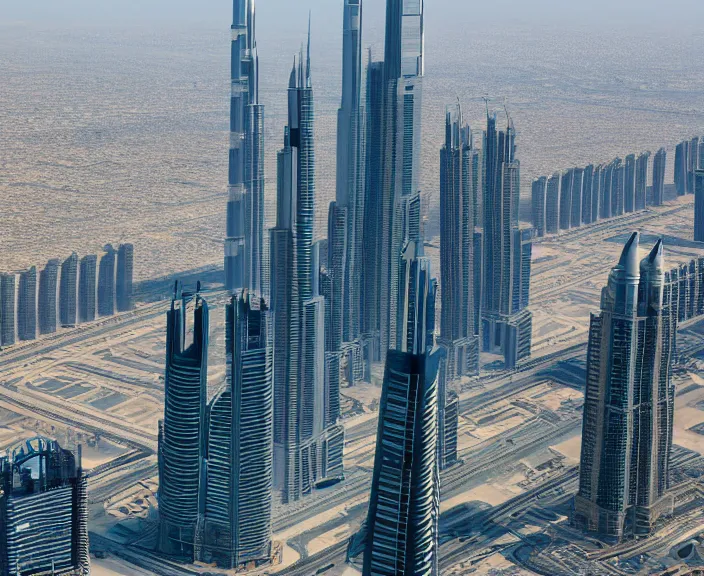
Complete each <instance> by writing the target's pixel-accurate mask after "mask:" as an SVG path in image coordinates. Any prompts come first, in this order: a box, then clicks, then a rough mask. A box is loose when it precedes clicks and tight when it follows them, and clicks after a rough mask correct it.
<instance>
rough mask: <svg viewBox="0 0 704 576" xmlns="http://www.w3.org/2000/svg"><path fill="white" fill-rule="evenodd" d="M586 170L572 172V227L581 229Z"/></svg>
mask: <svg viewBox="0 0 704 576" xmlns="http://www.w3.org/2000/svg"><path fill="white" fill-rule="evenodd" d="M583 180H584V169H583V168H575V169H574V170H573V171H572V206H571V214H570V227H572V228H579V227H580V226H581V225H582V193H583Z"/></svg>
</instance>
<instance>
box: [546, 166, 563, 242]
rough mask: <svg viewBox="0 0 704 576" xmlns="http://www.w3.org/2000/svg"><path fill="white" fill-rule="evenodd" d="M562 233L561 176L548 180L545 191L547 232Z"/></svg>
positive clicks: (555, 175)
mask: <svg viewBox="0 0 704 576" xmlns="http://www.w3.org/2000/svg"><path fill="white" fill-rule="evenodd" d="M559 231H560V174H559V173H557V172H556V173H555V174H553V175H552V176H550V178H548V183H547V188H546V191H545V232H546V233H547V234H557V233H558V232H559Z"/></svg>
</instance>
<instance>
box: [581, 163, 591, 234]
mask: <svg viewBox="0 0 704 576" xmlns="http://www.w3.org/2000/svg"><path fill="white" fill-rule="evenodd" d="M593 189H594V165H593V164H590V165H589V166H587V167H586V168H585V169H584V175H583V184H582V224H591V223H592V222H593V216H592V205H593V198H592V190H593Z"/></svg>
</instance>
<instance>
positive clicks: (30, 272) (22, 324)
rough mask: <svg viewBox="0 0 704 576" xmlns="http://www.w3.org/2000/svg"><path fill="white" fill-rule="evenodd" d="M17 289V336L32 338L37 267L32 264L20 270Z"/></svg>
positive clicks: (34, 322)
mask: <svg viewBox="0 0 704 576" xmlns="http://www.w3.org/2000/svg"><path fill="white" fill-rule="evenodd" d="M19 276H20V282H19V289H18V291H17V338H18V339H19V340H34V339H35V338H36V337H37V269H36V268H35V267H34V266H32V267H31V268H28V269H27V270H24V271H23V272H20V274H19Z"/></svg>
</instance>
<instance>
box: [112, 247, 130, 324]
mask: <svg viewBox="0 0 704 576" xmlns="http://www.w3.org/2000/svg"><path fill="white" fill-rule="evenodd" d="M133 271H134V246H132V244H120V247H119V248H118V250H117V279H116V281H115V303H116V305H117V311H118V312H128V311H130V310H132V309H133V308H134V301H133V296H132V277H133Z"/></svg>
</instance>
